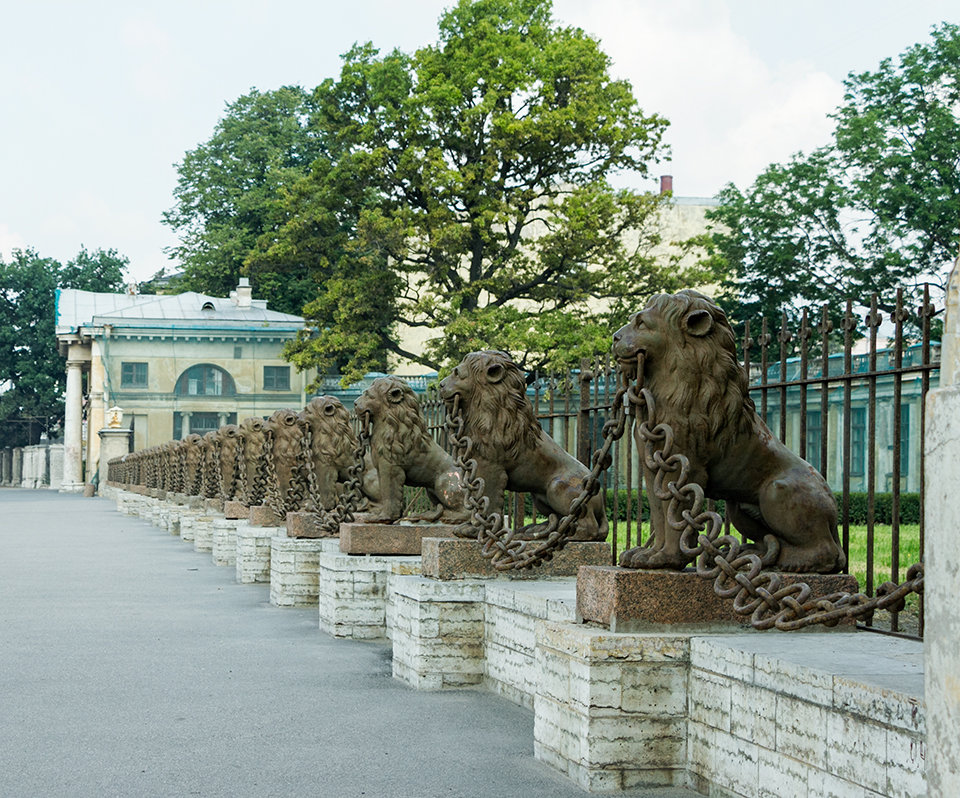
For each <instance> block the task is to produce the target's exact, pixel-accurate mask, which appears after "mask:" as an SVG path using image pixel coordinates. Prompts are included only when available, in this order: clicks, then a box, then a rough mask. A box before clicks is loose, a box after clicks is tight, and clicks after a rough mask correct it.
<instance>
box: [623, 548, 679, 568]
mask: <svg viewBox="0 0 960 798" xmlns="http://www.w3.org/2000/svg"><path fill="white" fill-rule="evenodd" d="M686 565H687V559H686V558H685V557H684V556H683V555H682V554H668V553H667V552H665V551H664V550H663V549H653V548H649V547H646V546H636V547H635V548H632V549H627V550H626V551H625V552H623V553H622V554H621V555H620V567H621V568H665V569H671V570H680V569H682V568H684V567H685V566H686Z"/></svg>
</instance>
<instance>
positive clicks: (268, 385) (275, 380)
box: [263, 366, 290, 391]
mask: <svg viewBox="0 0 960 798" xmlns="http://www.w3.org/2000/svg"><path fill="white" fill-rule="evenodd" d="M263 390H265V391H289V390H290V366H264V367H263Z"/></svg>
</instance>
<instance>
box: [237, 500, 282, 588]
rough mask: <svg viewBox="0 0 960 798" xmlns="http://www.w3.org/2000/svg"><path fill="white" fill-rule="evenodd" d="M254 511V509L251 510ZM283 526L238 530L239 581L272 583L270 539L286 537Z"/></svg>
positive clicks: (243, 582)
mask: <svg viewBox="0 0 960 798" xmlns="http://www.w3.org/2000/svg"><path fill="white" fill-rule="evenodd" d="M250 509H253V508H250ZM286 532H287V530H286V529H284V528H283V527H282V526H257V527H255V526H245V527H241V528H240V529H238V530H237V562H236V567H237V581H238V582H239V583H240V584H252V583H254V582H269V581H270V539H271V538H275V537H283V538H285V537H286Z"/></svg>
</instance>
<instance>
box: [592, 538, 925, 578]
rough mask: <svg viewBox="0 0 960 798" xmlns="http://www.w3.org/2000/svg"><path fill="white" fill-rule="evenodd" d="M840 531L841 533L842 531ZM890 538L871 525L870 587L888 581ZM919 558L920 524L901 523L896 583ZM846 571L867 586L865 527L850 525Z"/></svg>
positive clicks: (623, 543)
mask: <svg viewBox="0 0 960 798" xmlns="http://www.w3.org/2000/svg"><path fill="white" fill-rule="evenodd" d="M647 529H648V527H647V526H646V525H644V529H643V534H642V535H641V536H640V537H641V540H642V539H643V537H644V536H645V535H646V534H647ZM840 534H841V535H842V534H843V531H842V530H841V532H840ZM626 536H627V530H626V524H624V523H623V522H620V523H619V524H617V552H618V553H619V552H621V551H623V550H624V549H625V548H628V546H627V540H626ZM612 541H613V531H612V525H611V532H610V535H609V536H608V537H607V542H608V543H611V542H612ZM630 545H631V546H636V545H637V528H636V523H634V524H632V525H631V540H630ZM891 550H892V538H891V532H890V526H885V525H881V524H876V525H874V530H873V574H874V581H873V587H874V589H876V588H877V586H878V585H881V584H883V583H884V582H886V581H888V580H890V578H891V571H890V564H891V561H892V555H891ZM919 560H920V526H919V525H918V524H901V525H900V573H899V578H898V579H897V581H898V582H902V581H903V580H904V579H906V573H907V568H909V567H910V566H911V565H913V564H914V563H915V562H919ZM848 570H849V572H850V573H851V574H853V575H854V576H855V577H856V578H857V581H858V582H859V583H860V589H861V590H865V589H866V585H867V527H866V526H860V525H857V526H851V527H850V556H849V563H848Z"/></svg>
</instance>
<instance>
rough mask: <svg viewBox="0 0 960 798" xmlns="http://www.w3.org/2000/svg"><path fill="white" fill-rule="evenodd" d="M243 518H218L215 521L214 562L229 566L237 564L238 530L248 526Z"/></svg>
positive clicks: (212, 550)
mask: <svg viewBox="0 0 960 798" xmlns="http://www.w3.org/2000/svg"><path fill="white" fill-rule="evenodd" d="M246 525H247V521H246V520H245V519H243V518H217V519H216V520H214V522H213V546H212V549H211V552H212V556H213V564H214V565H221V566H228V565H236V564H237V530H238V529H239V528H240V527H241V526H246Z"/></svg>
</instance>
